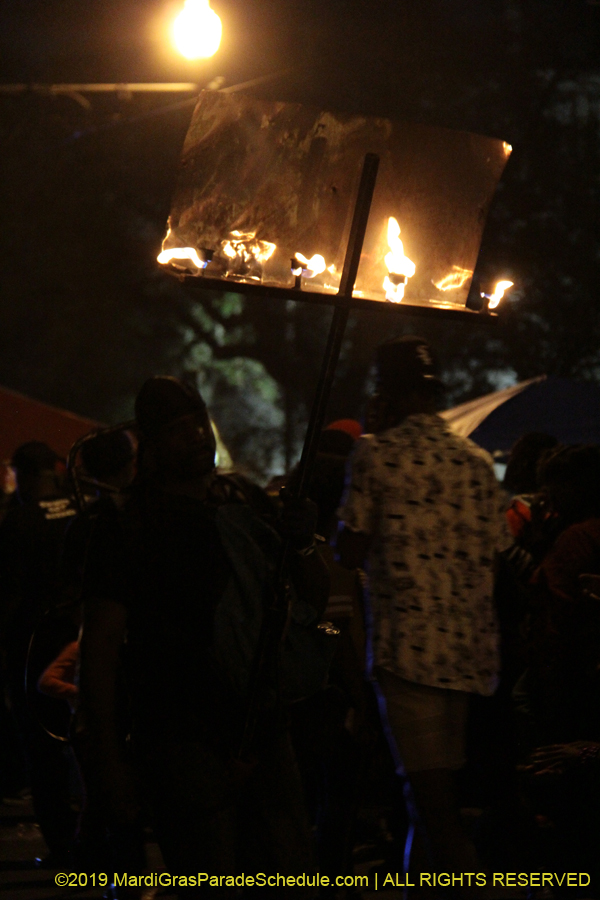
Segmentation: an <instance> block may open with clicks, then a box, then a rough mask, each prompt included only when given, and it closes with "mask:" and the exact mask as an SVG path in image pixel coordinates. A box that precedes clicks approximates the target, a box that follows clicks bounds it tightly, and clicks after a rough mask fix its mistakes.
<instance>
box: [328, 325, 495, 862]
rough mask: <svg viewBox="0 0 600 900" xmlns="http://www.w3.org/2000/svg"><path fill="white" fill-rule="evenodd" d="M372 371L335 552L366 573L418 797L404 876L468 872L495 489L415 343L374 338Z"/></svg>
mask: <svg viewBox="0 0 600 900" xmlns="http://www.w3.org/2000/svg"><path fill="white" fill-rule="evenodd" d="M377 374H378V384H377V391H376V393H375V395H374V397H373V398H372V399H371V403H370V408H369V413H368V421H367V425H368V428H369V430H371V431H372V432H373V433H372V434H369V435H366V436H365V437H363V438H362V439H361V441H360V442H359V444H358V447H357V450H356V452H355V454H354V457H353V460H352V472H351V481H350V486H349V491H348V496H347V500H346V503H345V506H344V507H343V508H342V509H341V511H340V513H339V514H340V517H341V521H342V522H343V525H344V529H343V531H342V533H341V535H340V539H339V550H340V557H341V561H342V563H343V564H344V565H346V566H348V567H354V566H362V565H364V564H365V563H366V567H367V569H368V575H369V586H370V587H369V593H370V604H371V611H372V617H373V633H372V646H371V648H370V651H371V655H372V660H371V662H372V665H373V670H374V673H375V675H376V677H377V680H378V682H379V685H380V687H381V691H382V693H383V695H384V697H385V700H386V705H387V717H388V721H389V725H390V728H391V731H392V734H393V737H394V741H395V744H396V747H397V752H398V755H399V757H400V761H401V764H402V768H403V770H404V772H406V774H407V776H408V780H409V783H410V787H411V789H412V791H411V793H412V799H413V801H414V805H415V806H416V811H415V809H413V810H412V812H413V816H412V821H413V826H416V827H417V830H416V840H415V844H414V847H413V851H414V852H413V855H412V866H411V871H412V872H417V871H418V870H419V868H420V869H421V871H433V870H435V871H440V870H443V871H448V872H467V871H471V872H477V871H480V868H478V863H477V859H476V855H475V851H474V848H473V846H472V845H471V843H470V842H469V841H468V839H467V838H466V836H465V835H464V833H463V832H462V829H461V827H460V822H459V816H458V805H457V803H456V800H455V786H454V783H453V782H454V774H455V772H456V770H458V769H460V768H461V767H462V766H463V765H464V762H465V757H464V752H465V726H466V719H467V709H468V698H469V696H470V695H471V694H483V695H489V694H492V693H493V691H494V690H495V687H496V685H497V679H498V667H499V658H498V629H497V623H496V616H495V612H494V608H493V604H492V591H493V558H494V552H495V550H496V549H501V548H502V546H504V518H503V515H502V507H503V501H502V496H501V492H500V490H499V488H498V485H497V482H496V479H495V477H494V474H493V471H492V468H491V465H490V461H489V458H488V457H487V454H485V452H484V451H482V450H481V449H480V448H478V447H477V446H476V445H475V444H473V443H472V442H471V441H469V440H467V439H465V438H461V437H458V436H456V435H454V434H453V433H452V432H451V431H450V430H449V428H448V427H447V425H446V424H445V422H444V420H443V419H442V418H440V417H439V416H437V415H435V408H436V400H437V398H438V394H439V392H440V388H441V386H442V385H441V382H440V381H439V379H438V378H437V377H436V374H435V367H434V362H433V359H432V356H431V351H430V348H429V346H428V345H427V343H426V341H424V340H423V339H422V338H418V337H415V336H408V337H403V338H399V339H394V340H391V341H387V342H386V343H384V344H382V345H381V346H380V347H379V348H378V351H377Z"/></svg>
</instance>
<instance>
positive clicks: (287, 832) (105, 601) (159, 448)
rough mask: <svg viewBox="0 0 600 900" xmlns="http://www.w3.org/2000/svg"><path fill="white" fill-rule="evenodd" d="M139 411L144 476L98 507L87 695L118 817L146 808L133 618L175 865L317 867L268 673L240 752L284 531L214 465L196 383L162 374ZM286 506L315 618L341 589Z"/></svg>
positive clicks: (179, 868) (163, 818) (156, 777)
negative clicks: (127, 703) (120, 500)
mask: <svg viewBox="0 0 600 900" xmlns="http://www.w3.org/2000/svg"><path fill="white" fill-rule="evenodd" d="M136 418H137V423H138V428H139V433H140V439H141V444H140V461H139V468H140V477H139V478H138V480H137V481H136V483H134V485H133V487H132V491H131V497H130V499H129V501H128V502H127V503H126V505H125V507H124V509H123V510H122V511H121V513H116V512H115V513H114V514H113V515H111V516H109V515H107V516H105V517H104V518H102V519H101V520H99V522H98V525H97V528H96V531H95V534H94V538H93V541H92V546H91V547H90V555H89V560H88V568H87V574H86V584H85V588H84V596H85V613H84V630H83V639H82V667H81V693H82V704H83V712H84V716H85V717H86V721H87V723H88V724H89V727H90V731H91V733H92V735H93V738H94V744H95V746H96V748H97V765H98V767H99V770H100V777H101V778H102V781H103V784H104V786H105V796H106V801H107V807H108V809H109V814H110V816H111V817H112V820H113V821H114V822H115V823H117V824H119V825H121V827H124V828H126V827H128V826H131V824H132V823H134V822H135V821H136V820H137V818H138V816H139V802H138V796H137V794H136V790H135V783H134V779H133V777H132V771H131V768H128V764H127V761H125V760H124V759H123V756H122V753H121V752H120V745H119V741H118V738H117V726H116V723H115V706H116V696H115V695H116V689H115V675H116V671H117V667H118V660H119V658H120V656H121V654H122V652H123V637H124V634H125V629H126V630H127V663H126V664H127V668H128V671H129V673H130V683H131V702H132V722H133V724H132V742H133V745H134V747H135V748H136V752H137V757H136V767H137V768H136V771H137V773H138V776H139V778H140V780H141V783H142V786H143V787H144V789H145V790H147V791H148V792H149V794H150V797H151V801H152V807H153V814H154V826H155V830H156V833H157V837H158V841H159V844H160V847H161V850H162V852H163V855H164V858H165V861H166V864H167V866H168V868H169V869H170V871H171V872H177V873H181V874H182V875H189V876H192V875H194V876H195V875H196V873H198V872H206V873H210V874H211V875H212V876H220V875H223V876H227V875H228V876H230V877H231V876H233V875H235V874H238V873H239V872H241V871H244V870H245V871H246V872H248V871H254V872H257V871H263V872H266V873H269V872H280V873H283V872H287V873H289V874H296V873H298V872H301V871H308V872H310V871H311V870H312V868H313V862H312V851H311V844H310V836H309V833H308V830H307V827H306V820H305V813H304V808H303V803H302V797H301V789H300V784H299V778H298V775H297V770H296V767H295V762H294V758H293V754H292V752H291V748H290V744H289V739H288V735H287V729H286V727H285V723H284V722H283V721H282V715H281V711H280V708H279V706H278V704H276V703H272V702H269V701H270V699H271V695H272V690H271V688H272V687H275V685H273V684H266V685H264V692H263V693H264V695H265V699H264V702H263V704H262V707H261V709H260V710H259V715H258V722H257V726H256V730H255V739H254V742H253V752H252V758H251V759H245V760H240V759H238V758H237V755H236V748H237V746H238V743H239V740H240V738H241V731H242V728H243V724H244V709H245V703H244V701H245V697H246V695H247V686H248V677H249V669H250V668H251V665H252V657H253V651H254V646H255V644H256V639H257V636H258V633H259V631H260V623H261V617H262V615H263V614H264V611H265V607H266V604H267V603H268V602H269V600H270V597H271V593H270V590H271V585H272V575H273V567H274V560H275V558H276V555H277V550H278V546H279V543H280V538H279V536H278V534H277V533H276V531H275V530H274V529H273V528H272V526H271V523H270V522H268V521H266V520H265V518H264V517H262V516H261V515H260V514H259V513H258V512H257V511H256V509H255V508H254V506H253V505H251V503H249V502H248V500H249V498H250V500H251V501H252V502H255V501H254V500H253V499H252V496H251V495H254V497H255V493H254V491H250V490H249V489H248V485H246V483H245V482H244V481H243V480H241V479H239V478H235V477H229V476H221V475H219V474H218V473H217V472H215V470H214V457H215V440H214V435H213V432H212V429H211V426H210V420H209V418H208V414H207V411H206V407H205V405H204V402H203V400H202V398H201V397H200V395H199V394H198V392H197V391H196V390H195V389H192V388H190V387H188V386H186V385H185V384H183V383H182V382H180V381H178V380H177V379H173V378H169V377H157V378H153V379H150V380H149V381H148V382H146V384H145V385H144V386H143V387H142V390H141V391H140V394H139V395H138V398H137V401H136ZM247 489H248V490H247ZM263 502H264V501H263ZM266 508H267V509H269V507H268V505H267V506H266ZM307 509H308V512H307ZM284 518H285V527H286V529H287V534H288V536H289V538H290V540H291V542H292V545H293V547H294V548H295V549H296V550H297V552H292V556H293V560H292V570H291V572H290V576H291V581H292V583H293V585H294V587H295V594H296V600H295V602H293V603H292V608H291V618H290V619H289V625H290V628H291V627H293V624H294V621H299V620H300V618H302V619H303V621H304V622H305V623H307V628H310V622H311V621H314V622H316V621H318V617H319V615H320V613H321V611H322V609H323V607H324V605H325V602H326V599H327V588H328V580H327V574H326V570H325V568H324V566H323V564H322V562H321V561H320V558H319V556H318V554H316V553H315V552H314V537H313V534H314V525H315V518H316V517H315V515H314V512H313V510H312V508H307V506H306V505H305V504H304V505H296V506H295V507H294V508H292V509H290V510H288V512H287V513H286V514H285V515H284ZM244 867H245V868H244ZM213 889H214V890H215V892H216V893H218V894H219V895H220V896H234V895H235V887H234V886H233V885H231V884H226V883H225V880H224V879H223V880H222V881H221V885H220V886H218V887H215V886H214V884H213V885H211V884H208V883H204V884H202V885H201V886H197V885H194V883H193V881H192V880H190V881H189V883H188V887H187V888H186V890H189V891H190V892H191V893H190V896H191V895H193V896H203V895H204V893H205V891H207V890H208V891H211V890H213ZM254 890H256V889H254ZM294 890H295V891H296V894H295V896H296V895H297V894H298V888H295V889H294ZM300 894H302V892H300ZM182 895H183V894H182ZM308 895H310V892H308V894H307V896H308ZM186 896H187V894H186Z"/></svg>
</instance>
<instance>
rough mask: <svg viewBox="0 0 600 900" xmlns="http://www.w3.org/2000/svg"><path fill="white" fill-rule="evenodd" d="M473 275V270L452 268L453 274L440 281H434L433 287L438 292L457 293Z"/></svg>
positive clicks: (458, 267)
mask: <svg viewBox="0 0 600 900" xmlns="http://www.w3.org/2000/svg"><path fill="white" fill-rule="evenodd" d="M472 274H473V271H472V269H461V267H460V266H452V272H450V273H449V274H448V275H444V277H443V278H442V279H441V280H440V281H434V282H433V286H434V287H436V288H437V289H438V291H455V290H458V288H461V287H462V286H463V285H464V284H465V283H466V282H467V281H468V280H469V278H470V277H471V275H472Z"/></svg>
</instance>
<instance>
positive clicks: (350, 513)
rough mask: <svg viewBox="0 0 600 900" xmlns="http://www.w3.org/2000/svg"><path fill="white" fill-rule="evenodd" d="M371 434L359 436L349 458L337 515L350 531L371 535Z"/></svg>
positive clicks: (372, 526)
mask: <svg viewBox="0 0 600 900" xmlns="http://www.w3.org/2000/svg"><path fill="white" fill-rule="evenodd" d="M373 462H374V460H373V436H372V435H367V436H365V437H363V438H361V439H360V440H359V442H358V446H357V448H356V450H355V451H354V454H353V456H352V460H351V468H350V473H349V474H350V477H349V484H348V488H347V494H346V500H345V503H344V504H343V505H342V506H341V507H340V509H339V510H338V517H339V519H340V521H342V522H343V523H344V525H345V526H346V527H347V528H349V529H350V530H351V531H360V532H362V533H363V534H367V535H372V534H373V532H374V526H375V522H374V513H375V502H374V501H375V472H374V467H373Z"/></svg>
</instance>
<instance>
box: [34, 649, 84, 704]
mask: <svg viewBox="0 0 600 900" xmlns="http://www.w3.org/2000/svg"><path fill="white" fill-rule="evenodd" d="M78 660H79V641H71V643H70V644H67V645H66V646H65V647H63V649H62V650H61V651H60V653H59V655H58V656H57V657H56V659H55V660H53V661H52V662H51V663H50V665H49V666H48V668H47V669H46V670H45V671H44V672H43V673H42V675H41V676H40V679H39V681H38V690H39V691H40V693H41V694H46V695H47V696H48V697H54V699H55V700H67V701H69V702H70V703H72V702H73V701H75V700H76V699H77V697H78V695H79V687H78V686H77V685H76V684H75V676H76V671H77V662H78Z"/></svg>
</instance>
